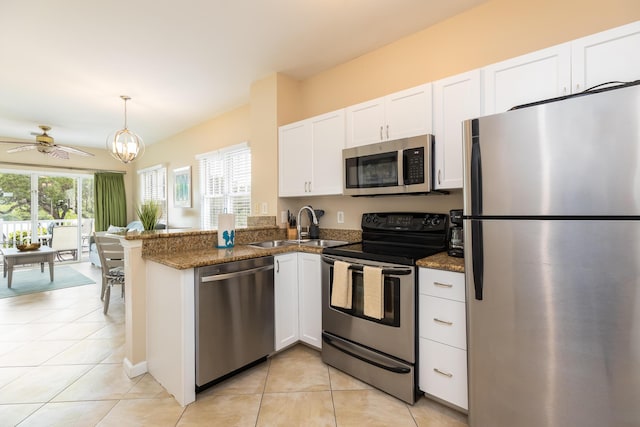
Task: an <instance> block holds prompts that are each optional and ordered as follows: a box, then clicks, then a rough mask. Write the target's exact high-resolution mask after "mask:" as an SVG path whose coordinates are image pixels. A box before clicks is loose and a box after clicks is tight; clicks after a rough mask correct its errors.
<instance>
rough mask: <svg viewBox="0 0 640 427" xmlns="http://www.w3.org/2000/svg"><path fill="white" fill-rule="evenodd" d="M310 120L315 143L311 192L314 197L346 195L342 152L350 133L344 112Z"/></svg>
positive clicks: (335, 112) (312, 154)
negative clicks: (346, 127) (343, 185)
mask: <svg viewBox="0 0 640 427" xmlns="http://www.w3.org/2000/svg"><path fill="white" fill-rule="evenodd" d="M309 120H310V126H311V138H312V141H313V150H312V152H311V153H310V156H311V158H312V159H313V162H312V165H311V167H312V168H313V177H312V179H311V182H310V184H309V187H310V188H309V189H310V192H311V194H312V195H328V194H342V149H343V148H344V141H345V134H346V133H345V118H344V110H338V111H334V112H331V113H327V114H323V115H321V116H317V117H313V118H311V119H309ZM307 167H309V166H308V164H307Z"/></svg>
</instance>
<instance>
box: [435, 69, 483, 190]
mask: <svg viewBox="0 0 640 427" xmlns="http://www.w3.org/2000/svg"><path fill="white" fill-rule="evenodd" d="M481 113H482V107H481V98H480V70H474V71H470V72H468V73H463V74H459V75H457V76H453V77H449V78H446V79H443V80H439V81H437V82H435V83H434V84H433V117H434V123H433V126H434V135H435V139H436V153H435V157H436V170H435V181H436V182H435V187H436V188H438V189H452V188H462V122H463V121H464V120H468V119H472V118H476V117H478V116H480V115H481Z"/></svg>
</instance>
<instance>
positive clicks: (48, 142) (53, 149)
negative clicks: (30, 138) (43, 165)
mask: <svg viewBox="0 0 640 427" xmlns="http://www.w3.org/2000/svg"><path fill="white" fill-rule="evenodd" d="M38 127H39V128H40V129H42V133H36V132H31V135H35V136H36V142H24V141H11V140H2V139H0V142H2V143H9V144H22V146H21V147H16V148H11V149H9V150H7V153H17V152H19V151H27V150H38V152H40V153H42V154H47V155H49V156H51V157H55V158H57V159H68V158H69V153H71V154H77V155H80V156H93V154H91V153H87V152H86V151H82V150H78V149H77V148H72V147H67V146H65V145H59V144H56V143H54V142H53V138H52V137H50V136H49V135H48V134H47V132H48V131H50V130H51V126H46V125H39V126H38Z"/></svg>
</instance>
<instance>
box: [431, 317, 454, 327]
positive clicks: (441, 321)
mask: <svg viewBox="0 0 640 427" xmlns="http://www.w3.org/2000/svg"><path fill="white" fill-rule="evenodd" d="M433 321H434V322H436V323H441V324H443V325H448V326H452V325H453V322H447V321H446V320H440V319H438V318H437V317H434V318H433Z"/></svg>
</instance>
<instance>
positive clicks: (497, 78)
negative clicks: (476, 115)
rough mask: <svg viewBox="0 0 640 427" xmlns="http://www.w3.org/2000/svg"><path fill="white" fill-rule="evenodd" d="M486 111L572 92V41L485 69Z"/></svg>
mask: <svg viewBox="0 0 640 427" xmlns="http://www.w3.org/2000/svg"><path fill="white" fill-rule="evenodd" d="M482 72H483V80H484V114H493V113H501V112H504V111H507V110H509V109H510V108H511V107H514V106H516V105H521V104H526V103H529V102H535V101H539V100H541V99H547V98H554V97H557V96H562V95H567V94H569V90H570V88H571V44H570V43H565V44H562V45H559V46H554V47H551V48H549V49H544V50H540V51H537V52H534V53H530V54H527V55H523V56H519V57H517V58H512V59H508V60H506V61H502V62H499V63H497V64H492V65H489V66H487V67H484V68H483V69H482Z"/></svg>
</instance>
